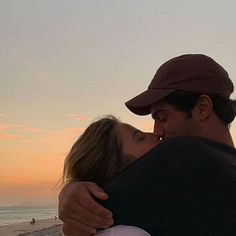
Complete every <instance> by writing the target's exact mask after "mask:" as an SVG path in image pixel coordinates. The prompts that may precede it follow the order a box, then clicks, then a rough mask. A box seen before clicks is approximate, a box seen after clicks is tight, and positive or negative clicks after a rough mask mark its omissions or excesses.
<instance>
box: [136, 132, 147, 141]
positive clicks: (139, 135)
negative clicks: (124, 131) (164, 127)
mask: <svg viewBox="0 0 236 236" xmlns="http://www.w3.org/2000/svg"><path fill="white" fill-rule="evenodd" d="M134 139H135V140H136V141H142V140H144V139H145V133H143V132H142V131H140V130H136V131H135V133H134Z"/></svg>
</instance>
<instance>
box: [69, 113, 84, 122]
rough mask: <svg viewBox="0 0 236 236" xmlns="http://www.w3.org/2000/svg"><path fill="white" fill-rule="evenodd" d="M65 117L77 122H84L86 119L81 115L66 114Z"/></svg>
mask: <svg viewBox="0 0 236 236" xmlns="http://www.w3.org/2000/svg"><path fill="white" fill-rule="evenodd" d="M65 117H68V118H71V119H73V120H79V121H84V120H87V119H88V117H87V116H85V115H81V114H67V115H65Z"/></svg>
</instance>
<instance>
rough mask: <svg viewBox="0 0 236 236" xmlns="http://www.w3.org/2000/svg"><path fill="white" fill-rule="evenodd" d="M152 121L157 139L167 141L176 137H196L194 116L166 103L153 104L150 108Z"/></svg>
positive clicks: (196, 126)
mask: <svg viewBox="0 0 236 236" xmlns="http://www.w3.org/2000/svg"><path fill="white" fill-rule="evenodd" d="M151 114H152V117H153V119H154V122H155V124H154V134H155V135H156V137H157V138H161V139H162V140H168V139H169V138H174V137H177V136H197V135H198V133H199V128H198V123H197V121H196V119H195V117H194V116H192V117H190V116H189V114H186V113H185V112H182V111H178V110H176V108H175V107H173V106H171V105H169V104H167V103H155V104H154V105H152V107H151Z"/></svg>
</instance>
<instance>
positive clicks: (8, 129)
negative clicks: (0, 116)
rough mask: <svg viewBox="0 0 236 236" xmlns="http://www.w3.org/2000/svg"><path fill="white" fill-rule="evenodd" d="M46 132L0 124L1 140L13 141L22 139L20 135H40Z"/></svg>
mask: <svg viewBox="0 0 236 236" xmlns="http://www.w3.org/2000/svg"><path fill="white" fill-rule="evenodd" d="M42 132H45V131H44V130H42V129H39V128H35V127H30V126H27V125H19V124H0V139H5V140H12V139H17V138H20V135H26V134H38V133H42ZM21 140H22V136H21Z"/></svg>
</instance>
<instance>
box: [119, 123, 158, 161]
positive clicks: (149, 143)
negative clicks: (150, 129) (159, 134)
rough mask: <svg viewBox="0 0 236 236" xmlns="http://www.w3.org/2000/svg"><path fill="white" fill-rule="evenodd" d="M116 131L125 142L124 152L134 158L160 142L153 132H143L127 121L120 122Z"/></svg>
mask: <svg viewBox="0 0 236 236" xmlns="http://www.w3.org/2000/svg"><path fill="white" fill-rule="evenodd" d="M116 131H117V133H118V137H120V138H121V140H122V142H123V153H124V154H128V155H131V156H133V157H134V159H137V158H139V157H141V156H142V155H143V154H144V153H146V152H148V151H150V150H151V149H152V148H154V147H155V146H156V145H157V144H158V143H159V141H158V140H157V139H156V138H155V136H154V134H153V133H147V132H142V131H140V130H138V129H136V128H135V127H133V126H131V125H129V124H126V123H119V124H118V126H117V127H116Z"/></svg>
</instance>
